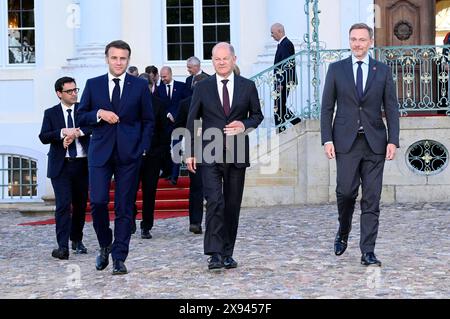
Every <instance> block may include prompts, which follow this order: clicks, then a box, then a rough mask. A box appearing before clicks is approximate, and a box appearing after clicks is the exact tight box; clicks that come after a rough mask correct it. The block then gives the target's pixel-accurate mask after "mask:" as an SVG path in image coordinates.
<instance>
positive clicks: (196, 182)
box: [189, 166, 203, 225]
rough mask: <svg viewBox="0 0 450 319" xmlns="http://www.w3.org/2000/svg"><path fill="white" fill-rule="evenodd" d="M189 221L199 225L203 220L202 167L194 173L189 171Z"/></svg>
mask: <svg viewBox="0 0 450 319" xmlns="http://www.w3.org/2000/svg"><path fill="white" fill-rule="evenodd" d="M189 179H190V184H189V223H190V224H196V225H201V223H202V220H203V183H202V167H201V166H198V167H197V172H196V173H195V174H193V173H191V172H189Z"/></svg>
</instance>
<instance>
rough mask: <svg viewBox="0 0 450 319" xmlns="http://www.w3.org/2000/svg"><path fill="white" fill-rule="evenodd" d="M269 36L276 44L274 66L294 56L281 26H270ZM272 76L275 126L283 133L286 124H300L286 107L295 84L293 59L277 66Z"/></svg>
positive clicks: (298, 119) (292, 45)
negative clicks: (275, 95)
mask: <svg viewBox="0 0 450 319" xmlns="http://www.w3.org/2000/svg"><path fill="white" fill-rule="evenodd" d="M271 35H272V38H273V39H274V40H275V41H277V42H278V46H277V51H276V53H275V60H274V62H273V64H274V65H277V64H278V63H280V62H281V61H284V60H286V59H287V58H289V57H292V56H293V55H294V54H295V48H294V44H293V43H292V42H291V40H289V39H288V38H287V37H286V32H285V29H284V26H283V25H282V24H280V23H275V24H274V25H272V27H271ZM274 74H275V79H276V83H275V90H276V91H277V93H278V97H277V99H276V100H275V114H274V116H275V125H276V126H278V132H283V131H284V130H286V122H290V123H292V125H295V124H298V123H300V122H301V119H300V118H299V117H298V116H296V115H295V114H294V113H293V112H292V111H291V110H290V109H289V108H287V107H286V101H287V98H288V97H289V93H290V90H291V88H290V87H291V86H294V85H296V84H297V74H296V71H295V57H294V58H292V59H291V60H288V61H287V62H284V63H283V64H281V65H279V66H278V67H277V69H275V71H274Z"/></svg>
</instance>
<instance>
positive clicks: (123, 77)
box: [108, 72, 127, 84]
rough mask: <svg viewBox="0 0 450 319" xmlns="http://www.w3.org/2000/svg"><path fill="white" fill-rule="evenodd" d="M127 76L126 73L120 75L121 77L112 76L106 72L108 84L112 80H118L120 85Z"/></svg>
mask: <svg viewBox="0 0 450 319" xmlns="http://www.w3.org/2000/svg"><path fill="white" fill-rule="evenodd" d="M126 75H127V73H126V72H125V73H124V74H122V75H121V76H114V75H112V74H111V73H110V72H108V80H109V81H110V82H112V81H113V80H114V79H120V83H121V84H122V83H125V76H126Z"/></svg>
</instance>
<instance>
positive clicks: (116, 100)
mask: <svg viewBox="0 0 450 319" xmlns="http://www.w3.org/2000/svg"><path fill="white" fill-rule="evenodd" d="M113 81H114V83H115V86H114V90H113V93H112V99H111V104H112V107H113V111H114V113H116V114H118V113H119V106H120V84H119V82H120V79H113Z"/></svg>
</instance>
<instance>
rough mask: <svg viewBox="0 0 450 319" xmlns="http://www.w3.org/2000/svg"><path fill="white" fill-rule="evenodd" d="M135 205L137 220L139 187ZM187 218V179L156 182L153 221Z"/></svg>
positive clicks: (47, 222) (39, 223)
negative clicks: (176, 182)
mask: <svg viewBox="0 0 450 319" xmlns="http://www.w3.org/2000/svg"><path fill="white" fill-rule="evenodd" d="M110 200H111V202H110V204H109V218H110V220H114V184H112V187H111V192H110ZM136 205H137V208H138V212H139V214H138V216H137V219H141V212H142V192H141V188H140V187H139V191H138V195H137V199H136ZM90 211H91V207H90V205H89V203H88V207H87V214H86V222H91V221H92V216H91V214H90ZM185 216H189V177H180V178H179V179H178V184H177V185H172V184H171V183H170V182H168V181H166V180H164V179H160V180H159V182H158V190H157V192H156V204H155V219H168V218H177V217H185ZM54 224H55V219H54V218H51V219H47V220H42V221H37V222H32V223H25V224H20V226H42V225H54Z"/></svg>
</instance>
